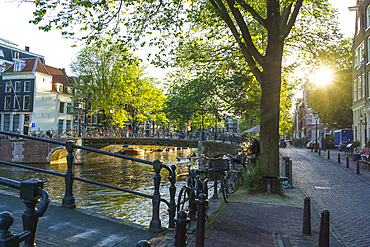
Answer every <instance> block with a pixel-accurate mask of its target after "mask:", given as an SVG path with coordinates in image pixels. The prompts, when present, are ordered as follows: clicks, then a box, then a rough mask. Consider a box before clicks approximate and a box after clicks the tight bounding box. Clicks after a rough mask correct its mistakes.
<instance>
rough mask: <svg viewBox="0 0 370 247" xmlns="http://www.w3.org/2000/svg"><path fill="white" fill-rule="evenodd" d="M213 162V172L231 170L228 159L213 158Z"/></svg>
mask: <svg viewBox="0 0 370 247" xmlns="http://www.w3.org/2000/svg"><path fill="white" fill-rule="evenodd" d="M211 164H212V167H213V172H222V171H227V170H229V160H228V159H222V158H221V159H211Z"/></svg>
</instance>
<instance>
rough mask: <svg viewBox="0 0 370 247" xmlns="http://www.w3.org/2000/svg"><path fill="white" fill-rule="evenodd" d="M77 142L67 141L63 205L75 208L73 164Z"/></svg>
mask: <svg viewBox="0 0 370 247" xmlns="http://www.w3.org/2000/svg"><path fill="white" fill-rule="evenodd" d="M74 144H75V142H74V141H67V142H66V149H67V151H68V154H67V172H66V175H65V183H66V191H65V195H64V198H63V200H62V205H63V206H65V207H67V208H70V209H74V208H76V204H75V198H74V196H73V193H72V189H73V176H74V175H73V171H72V166H73V145H74Z"/></svg>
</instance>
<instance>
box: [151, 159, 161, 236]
mask: <svg viewBox="0 0 370 247" xmlns="http://www.w3.org/2000/svg"><path fill="white" fill-rule="evenodd" d="M153 168H154V171H155V174H154V178H153V180H154V194H153V197H152V204H153V215H152V220H151V221H150V226H149V231H153V232H160V231H161V230H162V229H161V220H160V219H159V203H160V201H161V195H160V193H159V185H160V183H161V174H160V172H161V169H162V164H161V161H160V160H155V161H154V162H153Z"/></svg>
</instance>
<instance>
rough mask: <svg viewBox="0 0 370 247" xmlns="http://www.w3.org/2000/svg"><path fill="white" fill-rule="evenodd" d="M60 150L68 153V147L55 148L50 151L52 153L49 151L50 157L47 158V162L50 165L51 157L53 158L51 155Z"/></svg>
mask: <svg viewBox="0 0 370 247" xmlns="http://www.w3.org/2000/svg"><path fill="white" fill-rule="evenodd" d="M60 149H63V150H65V151H67V149H66V147H65V146H58V147H54V148H52V149H50V151H49V153H48V156H47V157H46V161H47V162H48V163H50V157H51V155H52V154H53V153H54V152H55V151H57V150H60Z"/></svg>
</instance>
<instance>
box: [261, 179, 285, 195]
mask: <svg viewBox="0 0 370 247" xmlns="http://www.w3.org/2000/svg"><path fill="white" fill-rule="evenodd" d="M260 180H267V195H268V196H269V195H271V180H278V181H289V178H288V177H269V176H263V177H260Z"/></svg>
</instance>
